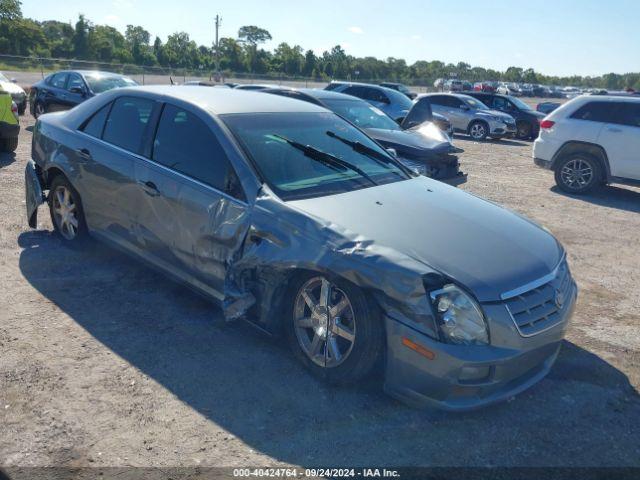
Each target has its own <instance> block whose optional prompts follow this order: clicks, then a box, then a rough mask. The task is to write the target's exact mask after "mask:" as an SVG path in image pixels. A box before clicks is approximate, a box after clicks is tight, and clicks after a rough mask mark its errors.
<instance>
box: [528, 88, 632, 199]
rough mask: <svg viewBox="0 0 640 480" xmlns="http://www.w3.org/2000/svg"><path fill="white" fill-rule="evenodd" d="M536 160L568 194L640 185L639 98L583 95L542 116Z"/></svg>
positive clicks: (534, 153) (536, 143)
mask: <svg viewBox="0 0 640 480" xmlns="http://www.w3.org/2000/svg"><path fill="white" fill-rule="evenodd" d="M533 159H534V162H535V163H536V165H538V166H540V167H543V168H548V169H550V170H553V171H554V172H555V179H556V183H557V184H558V187H560V188H561V189H562V190H564V191H565V192H568V193H576V194H579V193H586V192H588V191H590V190H592V189H593V188H595V187H597V186H599V185H602V184H606V183H621V184H625V185H633V186H640V97H638V96H634V95H625V96H613V95H602V96H601V95H583V96H580V97H577V98H575V99H573V100H571V101H569V102H567V103H565V104H564V105H562V106H561V107H559V108H558V109H557V110H555V111H553V112H552V113H551V114H549V115H548V116H547V117H545V118H544V120H542V121H541V123H540V135H539V137H538V139H537V140H536V141H535V143H534V144H533Z"/></svg>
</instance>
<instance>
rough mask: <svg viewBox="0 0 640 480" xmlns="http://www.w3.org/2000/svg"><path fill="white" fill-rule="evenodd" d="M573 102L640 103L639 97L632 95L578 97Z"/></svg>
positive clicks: (589, 95)
mask: <svg viewBox="0 0 640 480" xmlns="http://www.w3.org/2000/svg"><path fill="white" fill-rule="evenodd" d="M574 100H577V101H580V102H635V103H640V96H638V95H634V94H627V95H601V94H598V95H591V94H587V95H580V96H578V97H576V98H575V99H574Z"/></svg>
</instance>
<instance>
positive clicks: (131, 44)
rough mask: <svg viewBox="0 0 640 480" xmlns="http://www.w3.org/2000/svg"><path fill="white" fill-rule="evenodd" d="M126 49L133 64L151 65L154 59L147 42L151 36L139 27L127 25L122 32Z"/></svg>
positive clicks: (154, 61)
mask: <svg viewBox="0 0 640 480" xmlns="http://www.w3.org/2000/svg"><path fill="white" fill-rule="evenodd" d="M124 38H125V41H126V44H127V49H128V50H129V51H130V52H131V56H132V58H133V62H134V63H135V64H137V65H153V64H154V63H156V58H155V56H154V55H153V52H152V50H151V47H150V45H149V41H150V40H151V34H150V33H149V32H147V31H146V30H145V29H144V28H142V27H140V26H134V25H127V29H126V30H125V32H124Z"/></svg>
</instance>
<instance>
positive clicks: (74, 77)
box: [67, 73, 84, 90]
mask: <svg viewBox="0 0 640 480" xmlns="http://www.w3.org/2000/svg"><path fill="white" fill-rule="evenodd" d="M74 87H75V88H83V87H84V81H83V80H82V78H81V77H80V75H78V74H77V73H72V74H70V75H69V83H68V84H67V90H71V89H72V88H74Z"/></svg>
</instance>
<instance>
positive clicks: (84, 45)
mask: <svg viewBox="0 0 640 480" xmlns="http://www.w3.org/2000/svg"><path fill="white" fill-rule="evenodd" d="M92 28H93V25H92V24H91V22H89V21H88V20H86V19H85V17H84V15H82V14H80V16H79V17H78V21H77V22H76V28H75V32H74V34H73V54H74V55H75V56H76V57H77V58H82V59H87V58H89V32H90V31H91V29H92Z"/></svg>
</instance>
